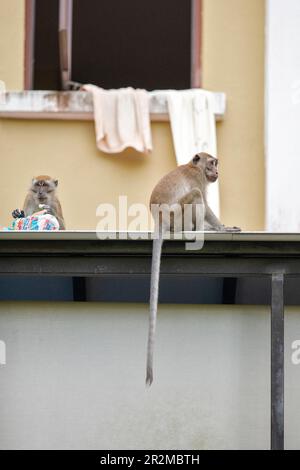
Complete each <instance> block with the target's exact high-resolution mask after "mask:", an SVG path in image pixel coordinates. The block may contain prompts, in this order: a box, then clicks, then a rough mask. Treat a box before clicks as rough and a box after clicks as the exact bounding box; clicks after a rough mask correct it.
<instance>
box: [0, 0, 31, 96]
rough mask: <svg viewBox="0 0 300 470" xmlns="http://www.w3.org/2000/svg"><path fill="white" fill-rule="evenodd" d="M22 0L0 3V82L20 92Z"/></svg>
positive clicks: (22, 46)
mask: <svg viewBox="0 0 300 470" xmlns="http://www.w3.org/2000/svg"><path fill="white" fill-rule="evenodd" d="M24 6H25V2H24V0H1V2H0V80H3V81H4V82H5V84H6V88H7V89H9V90H22V88H23V78H24V77H23V73H24V72H23V71H24V26H25V18H24V13H25V8H24Z"/></svg>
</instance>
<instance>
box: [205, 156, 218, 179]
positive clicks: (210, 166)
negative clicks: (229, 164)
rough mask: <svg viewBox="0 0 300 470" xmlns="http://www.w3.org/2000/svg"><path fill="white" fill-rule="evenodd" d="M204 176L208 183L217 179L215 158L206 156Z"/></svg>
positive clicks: (216, 161)
mask: <svg viewBox="0 0 300 470" xmlns="http://www.w3.org/2000/svg"><path fill="white" fill-rule="evenodd" d="M205 176H206V179H207V180H208V181H209V182H210V183H214V182H215V181H217V179H218V176H219V172H218V160H217V159H216V158H213V157H210V158H207V162H206V165H205Z"/></svg>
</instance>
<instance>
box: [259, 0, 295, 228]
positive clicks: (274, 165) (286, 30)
mask: <svg viewBox="0 0 300 470" xmlns="http://www.w3.org/2000/svg"><path fill="white" fill-rule="evenodd" d="M266 18H267V19H266V44H267V50H266V117H265V123H266V161H267V168H266V178H267V198H266V200H267V207H266V216H267V229H269V230H274V231H277V230H278V231H280V230H281V231H300V184H299V173H300V1H299V0H267V12H266Z"/></svg>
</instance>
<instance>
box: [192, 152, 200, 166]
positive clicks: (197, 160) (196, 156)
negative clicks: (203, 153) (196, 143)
mask: <svg viewBox="0 0 300 470" xmlns="http://www.w3.org/2000/svg"><path fill="white" fill-rule="evenodd" d="M199 160H200V155H198V154H196V155H195V156H194V158H193V163H195V164H197V163H198V162H199Z"/></svg>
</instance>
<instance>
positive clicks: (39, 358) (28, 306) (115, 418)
mask: <svg viewBox="0 0 300 470" xmlns="http://www.w3.org/2000/svg"><path fill="white" fill-rule="evenodd" d="M147 313H148V311H147V306H146V305H144V304H101V303H88V304H81V303H75V304H74V303H63V302H62V303H54V302H51V303H15V302H10V303H9V302H1V303H0V339H1V340H4V341H5V342H6V348H7V364H6V365H5V366H0V448H1V449H13V448H19V449H28V448H34V449H44V448H56V449H76V448H84V449H97V448H98V449H118V448H123V449H135V448H143V449H147V448H148V449H150V448H152V449H153V448H154V449H155V448H158V449H159V448H162V449H163V448H167V449H212V448H220V449H245V448H253V449H261V448H268V446H269V423H270V400H269V397H270V384H269V382H270V360H269V359H270V356H269V347H270V342H269V336H270V324H269V312H268V308H262V307H249V308H247V307H242V308H241V307H238V306H236V307H231V306H228V307H225V306H223V307H222V306H219V307H216V306H210V307H205V306H185V305H161V306H160V309H159V321H158V334H157V347H156V357H155V362H156V364H155V382H154V384H153V386H152V387H151V388H150V389H148V390H147V389H145V386H144V375H145V370H144V369H145V349H146V347H145V346H146V332H147ZM294 339H300V310H299V308H298V309H287V311H286V446H287V448H298V449H300V424H299V423H300V407H299V403H298V397H299V393H300V365H299V366H295V365H292V364H291V360H290V358H291V341H292V340H294Z"/></svg>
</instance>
